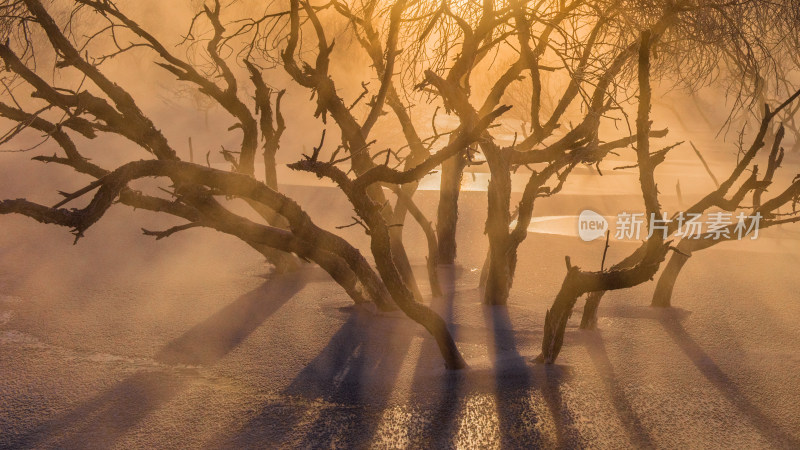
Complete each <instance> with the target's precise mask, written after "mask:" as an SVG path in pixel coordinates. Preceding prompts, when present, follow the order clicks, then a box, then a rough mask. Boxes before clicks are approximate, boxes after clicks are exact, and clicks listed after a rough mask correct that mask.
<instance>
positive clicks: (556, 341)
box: [539, 270, 582, 364]
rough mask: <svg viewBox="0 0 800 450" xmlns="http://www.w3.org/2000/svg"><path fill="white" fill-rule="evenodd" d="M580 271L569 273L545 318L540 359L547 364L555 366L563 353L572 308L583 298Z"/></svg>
mask: <svg viewBox="0 0 800 450" xmlns="http://www.w3.org/2000/svg"><path fill="white" fill-rule="evenodd" d="M577 275H578V271H576V270H570V271H569V272H568V273H567V276H566V278H565V279H564V283H563V284H562V285H561V290H560V291H559V292H558V295H556V299H555V301H554V302H553V306H552V307H551V308H550V309H549V310H548V311H547V314H546V315H545V318H544V336H543V337H542V354H541V356H540V357H539V358H540V359H541V360H542V362H544V363H545V364H553V363H554V362H555V361H556V358H557V357H558V354H559V352H561V346H562V345H563V344H564V333H565V332H566V329H567V321H568V320H569V318H570V316H571V315H572V308H574V307H575V303H576V302H577V301H578V297H580V296H581V294H582V291H581V289H580V287H579V286H578V284H579V283H578V281H577V279H576V277H577Z"/></svg>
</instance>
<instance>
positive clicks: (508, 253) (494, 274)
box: [483, 244, 517, 306]
mask: <svg viewBox="0 0 800 450" xmlns="http://www.w3.org/2000/svg"><path fill="white" fill-rule="evenodd" d="M490 246H491V247H492V248H491V249H490V251H489V252H490V257H491V261H490V262H489V270H488V272H487V275H486V288H485V289H484V292H483V301H484V303H485V304H487V305H494V306H497V305H506V304H508V297H509V295H510V293H511V286H512V284H513V282H514V270H515V268H516V259H517V252H516V250H513V249H507V248H506V246H505V245H499V246H494V245H492V244H490ZM495 247H500V248H495Z"/></svg>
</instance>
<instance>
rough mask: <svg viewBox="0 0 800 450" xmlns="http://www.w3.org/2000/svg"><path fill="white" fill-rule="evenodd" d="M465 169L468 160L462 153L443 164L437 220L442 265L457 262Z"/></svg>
mask: <svg viewBox="0 0 800 450" xmlns="http://www.w3.org/2000/svg"><path fill="white" fill-rule="evenodd" d="M465 167H466V158H465V157H464V155H463V154H461V153H459V154H458V155H456V156H453V157H452V158H450V159H448V160H447V161H445V162H444V163H443V164H442V180H441V184H440V191H439V210H438V214H437V220H436V234H437V236H438V238H439V263H440V264H455V261H456V225H457V222H458V196H459V194H460V193H461V178H462V176H463V175H464V168H465Z"/></svg>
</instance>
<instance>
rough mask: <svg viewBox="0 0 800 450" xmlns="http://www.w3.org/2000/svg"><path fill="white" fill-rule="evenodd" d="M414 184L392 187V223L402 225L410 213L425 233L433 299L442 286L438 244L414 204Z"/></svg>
mask: <svg viewBox="0 0 800 450" xmlns="http://www.w3.org/2000/svg"><path fill="white" fill-rule="evenodd" d="M416 189H417V186H416V183H414V184H413V185H412V184H408V185H405V186H403V187H393V188H392V190H394V192H395V193H396V194H397V198H398V201H397V204H396V206H395V209H394V215H395V221H394V223H403V222H404V221H405V216H406V212H409V213H411V216H412V217H413V218H414V220H415V221H416V222H417V224H418V225H419V226H420V228H422V231H423V232H424V233H425V240H426V241H427V242H428V257H427V258H426V262H427V268H428V281H429V283H430V285H431V295H433V296H434V297H441V296H442V286H441V283H440V282H439V269H438V267H439V253H438V252H439V243H438V240H437V238H436V230H434V229H433V224H431V223H430V221H429V220H428V218H427V217H425V215H424V214H423V213H422V211H420V209H419V208H418V207H417V205H416V204H415V203H414V200H413V198H412V196H413V195H414V192H415V191H416Z"/></svg>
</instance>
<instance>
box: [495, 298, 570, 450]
mask: <svg viewBox="0 0 800 450" xmlns="http://www.w3.org/2000/svg"><path fill="white" fill-rule="evenodd" d="M484 314H485V320H486V322H487V328H489V329H490V330H491V331H492V337H493V345H494V348H493V351H492V352H491V354H492V358H493V363H494V367H495V390H496V396H497V413H498V417H499V421H500V431H501V436H500V439H501V444H502V446H503V447H512V448H518V447H535V448H540V447H547V446H552V445H553V443H552V442H550V441H549V439H548V438H547V436H546V435H544V434H542V427H540V426H538V423H539V421H541V420H542V418H541V417H539V416H538V415H537V412H536V410H535V409H534V408H533V399H532V398H531V397H532V395H533V393H534V392H535V391H537V390H538V391H540V392H541V394H542V397H543V398H544V401H545V404H546V406H547V409H548V410H549V413H550V416H551V418H552V419H553V423H554V424H555V435H556V442H555V444H556V445H557V446H558V447H561V448H569V447H574V446H579V444H580V440H579V439H580V436H579V435H578V432H577V430H576V429H575V427H574V421H573V417H572V414H571V412H570V411H569V408H567V406H566V404H565V402H564V399H563V398H562V396H561V390H560V386H561V384H562V383H563V382H564V381H565V380H566V378H567V377H568V372H569V371H568V370H567V369H566V368H565V367H563V366H557V365H556V366H551V365H534V366H532V365H530V364H529V361H528V358H525V357H524V356H522V355H521V354H520V352H519V349H518V343H517V341H518V337H517V333H516V332H515V331H514V327H513V324H512V323H511V318H510V316H509V313H508V308H507V307H505V306H485V307H484ZM532 338H533V339H534V341H536V340H537V339H536V337H532ZM538 338H541V335H539V336H538Z"/></svg>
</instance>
